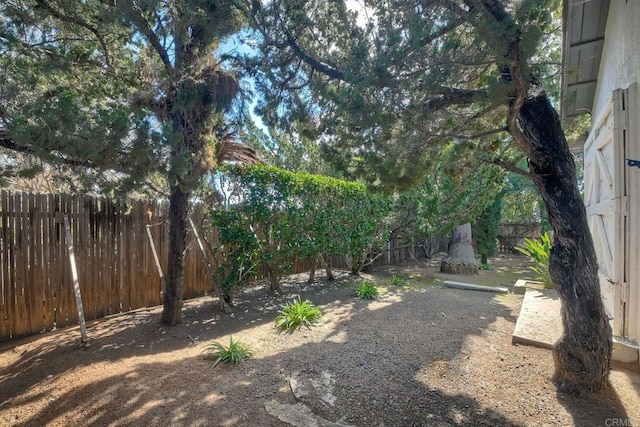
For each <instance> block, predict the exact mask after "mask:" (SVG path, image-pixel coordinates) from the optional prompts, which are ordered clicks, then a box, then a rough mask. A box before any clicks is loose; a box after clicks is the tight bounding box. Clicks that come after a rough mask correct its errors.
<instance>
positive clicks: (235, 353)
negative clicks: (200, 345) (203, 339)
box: [204, 336, 253, 368]
mask: <svg viewBox="0 0 640 427" xmlns="http://www.w3.org/2000/svg"><path fill="white" fill-rule="evenodd" d="M204 353H205V358H206V359H211V360H213V367H214V368H215V367H216V366H218V365H219V364H220V363H233V364H234V365H237V364H238V363H240V362H241V361H243V360H244V359H247V358H249V357H251V356H252V355H253V350H251V349H250V348H249V347H247V346H246V345H245V344H243V343H241V342H240V341H236V340H234V339H233V336H232V337H230V339H229V347H225V346H223V345H222V344H220V343H218V342H214V343H213V344H211V345H209V346H208V347H206V348H205V349H204Z"/></svg>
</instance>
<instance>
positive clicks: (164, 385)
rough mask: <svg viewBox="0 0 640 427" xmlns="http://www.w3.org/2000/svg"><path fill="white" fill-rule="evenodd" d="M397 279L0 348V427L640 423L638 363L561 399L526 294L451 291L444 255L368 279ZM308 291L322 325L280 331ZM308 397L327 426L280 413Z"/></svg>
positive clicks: (515, 271)
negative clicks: (235, 344) (217, 356)
mask: <svg viewBox="0 0 640 427" xmlns="http://www.w3.org/2000/svg"><path fill="white" fill-rule="evenodd" d="M493 265H494V267H495V270H494V271H487V272H481V274H480V276H479V277H478V276H476V277H472V278H469V279H461V278H459V277H458V278H455V279H456V280H473V281H474V282H476V283H483V284H495V285H499V284H502V285H512V284H513V282H514V281H515V278H516V277H518V276H520V275H522V273H523V271H524V270H526V262H525V261H524V260H523V259H522V258H519V257H514V258H513V259H510V258H505V259H496V260H494V261H493ZM393 274H396V275H398V276H401V277H403V278H405V279H407V280H408V283H409V285H410V286H407V287H394V286H384V287H382V288H381V296H380V298H379V299H378V300H375V301H364V300H360V299H357V298H355V297H354V295H353V288H354V287H355V283H359V282H358V281H357V280H355V279H353V278H352V277H349V276H348V275H347V274H346V273H342V274H341V275H340V278H339V280H338V281H337V282H334V283H330V284H327V283H325V282H324V281H322V280H316V282H315V283H313V284H312V285H307V284H306V283H305V280H306V277H304V276H296V277H291V278H289V279H288V280H287V281H286V283H285V285H284V286H283V288H284V289H285V291H286V292H287V294H286V295H285V296H282V297H273V296H271V295H270V293H269V291H268V286H266V285H255V286H251V287H247V288H246V289H245V290H244V291H242V292H240V293H239V295H238V300H237V305H236V307H235V313H234V314H233V315H224V314H221V313H220V312H219V309H218V306H217V304H216V302H215V300H214V299H213V298H209V297H207V298H201V299H199V300H194V301H189V302H187V303H186V304H185V309H184V323H183V324H182V325H180V326H177V327H174V328H163V327H160V326H159V325H158V320H159V316H160V309H159V308H152V309H148V310H141V311H138V312H135V313H130V314H126V315H123V316H119V317H115V318H112V319H109V320H107V321H103V322H98V323H95V324H92V325H91V326H90V327H89V329H88V333H89V338H90V344H91V347H90V348H88V349H80V348H79V345H78V344H79V332H78V330H77V329H70V330H66V331H59V332H57V333H52V334H47V335H43V336H41V337H39V338H38V339H36V340H32V341H30V342H28V343H23V344H21V345H19V346H17V347H14V348H10V349H7V350H4V351H3V352H2V353H0V425H1V426H18V425H21V426H44V425H50V426H79V425H83V426H88V425H95V426H125V425H131V426H252V427H253V426H287V425H291V423H292V424H293V425H309V426H312V425H318V426H328V425H338V424H339V425H352V426H360V427H366V426H451V425H468V426H477V425H487V426H512V425H519V426H520V425H521V426H567V425H576V426H607V427H609V426H616V425H618V426H620V425H625V426H631V425H634V426H637V425H640V397H639V395H640V373H638V372H637V371H632V370H630V369H629V368H628V367H620V366H617V367H616V368H615V369H614V371H613V372H612V374H611V384H612V385H611V387H610V388H609V389H608V390H607V391H606V392H603V393H600V394H597V395H593V396H587V397H581V398H578V397H572V396H567V395H562V394H558V393H556V391H555V389H554V386H553V384H552V383H551V382H550V377H551V375H552V373H553V360H552V356H551V352H550V351H548V350H544V349H538V348H533V347H526V346H514V345H512V344H511V334H512V332H513V329H514V325H515V322H516V318H517V316H518V312H519V309H520V304H521V302H522V297H521V296H518V295H513V294H509V295H507V296H496V295H494V294H492V293H483V292H476V291H462V290H452V289H446V288H443V287H441V286H439V285H438V283H440V282H441V281H442V280H444V279H446V278H449V277H448V276H444V275H441V274H439V273H437V272H436V267H435V263H432V265H430V266H427V265H426V264H419V265H418V264H413V265H408V266H404V267H394V268H392V269H386V270H383V271H377V272H375V274H374V275H370V276H366V278H367V279H369V280H373V281H376V282H377V283H379V284H380V285H385V284H388V283H389V282H390V278H391V276H392V275H393ZM359 280H360V281H361V280H362V279H359ZM298 294H299V295H300V296H301V297H302V298H307V299H309V300H311V301H312V302H314V303H315V304H317V305H319V306H320V307H321V308H322V310H323V313H324V316H323V317H322V321H321V322H320V324H319V326H317V327H315V328H313V329H311V330H306V329H303V330H299V331H298V332H296V333H294V334H293V335H289V334H278V332H277V331H276V329H275V328H274V323H273V320H274V318H275V316H276V314H277V311H278V310H279V309H280V308H281V306H282V305H283V304H284V303H286V302H288V301H289V299H290V298H291V297H292V296H294V295H298ZM230 335H233V337H234V338H235V339H239V340H240V341H242V342H244V343H246V344H248V345H249V346H250V347H252V348H253V349H254V350H255V356H254V357H253V358H252V359H249V360H247V361H245V362H243V363H241V364H240V365H238V366H228V365H221V366H218V367H217V368H212V367H211V362H209V361H206V360H204V359H203V357H202V352H203V349H204V348H205V347H206V346H207V345H208V344H211V343H212V342H214V341H218V342H221V343H223V344H225V345H226V344H228V342H229V337H230ZM294 391H295V394H296V395H297V397H296V396H295V395H294V393H293V392H294ZM293 404H296V405H293ZM302 404H304V407H306V408H308V409H309V410H310V411H309V412H310V413H311V414H313V416H317V417H321V418H322V419H323V420H328V421H327V422H325V421H322V420H319V419H318V420H316V421H313V422H311V421H309V418H308V419H307V420H306V421H297V422H294V421H290V423H286V422H284V421H281V419H280V418H283V419H286V416H285V415H286V413H287V411H289V410H291V408H296V409H300V408H301V407H303V406H302ZM332 423H337V424H332Z"/></svg>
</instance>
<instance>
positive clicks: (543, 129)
mask: <svg viewBox="0 0 640 427" xmlns="http://www.w3.org/2000/svg"><path fill="white" fill-rule="evenodd" d="M532 92H533V91H532ZM518 119H519V123H520V126H521V128H522V131H523V134H524V136H525V137H526V139H527V141H528V142H529V143H530V144H531V146H532V148H533V151H532V153H533V154H534V155H535V158H534V159H530V160H529V170H530V172H531V175H532V178H533V181H534V182H535V184H536V186H537V187H538V189H539V190H540V194H541V195H542V198H543V200H544V202H545V204H546V207H547V212H548V215H549V222H550V223H551V226H552V228H553V231H554V241H553V247H552V249H551V256H550V259H549V269H550V273H551V278H552V279H553V282H554V284H555V286H556V289H557V290H558V294H559V296H560V300H561V302H562V321H563V322H562V323H563V325H564V335H563V336H562V338H560V340H559V341H558V342H557V343H556V345H555V348H554V350H553V356H554V360H555V374H554V381H555V382H556V384H557V386H558V388H559V389H560V390H562V391H568V392H574V393H583V392H591V391H597V390H600V389H602V388H604V387H606V385H607V377H608V373H609V368H610V361H611V351H612V339H611V327H610V325H609V321H608V319H607V316H606V313H605V311H604V306H603V304H602V297H601V295H600V282H599V280H598V267H597V265H598V264H597V261H596V255H595V250H594V246H593V241H592V239H591V233H590V231H589V227H588V223H587V215H586V210H585V207H584V204H583V202H582V199H581V197H580V192H579V190H578V184H577V181H576V174H575V163H574V160H573V157H572V155H571V153H570V151H569V147H568V145H567V142H566V139H565V136H564V132H563V131H562V128H561V125H560V120H559V118H558V115H557V113H556V111H555V110H554V109H553V107H552V106H551V104H550V103H549V100H548V99H547V97H546V95H545V94H544V92H542V91H538V92H535V93H533V94H532V95H530V96H529V97H528V98H527V99H526V100H525V102H524V104H523V106H522V108H521V109H520V113H519V116H518ZM532 157H533V156H532Z"/></svg>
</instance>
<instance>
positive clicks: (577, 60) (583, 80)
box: [561, 0, 610, 123]
mask: <svg viewBox="0 0 640 427" xmlns="http://www.w3.org/2000/svg"><path fill="white" fill-rule="evenodd" d="M609 1H610V0H564V4H563V23H562V24H563V31H562V33H563V34H562V35H563V51H562V89H561V91H562V93H561V99H562V105H561V116H562V121H563V123H566V122H568V121H569V120H571V119H572V118H573V117H576V116H579V115H581V114H584V113H591V111H592V108H593V100H594V97H595V93H596V85H597V82H598V72H599V70H600V59H601V58H602V49H603V47H604V34H605V28H606V25H607V17H608V15H609Z"/></svg>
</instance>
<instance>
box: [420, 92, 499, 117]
mask: <svg viewBox="0 0 640 427" xmlns="http://www.w3.org/2000/svg"><path fill="white" fill-rule="evenodd" d="M432 93H433V94H436V95H440V97H438V98H434V99H430V100H428V101H426V102H425V103H424V104H423V105H422V110H423V111H424V112H430V111H437V110H441V109H443V108H446V107H450V106H452V105H469V104H472V103H474V102H478V101H486V100H487V99H489V95H488V94H487V91H486V90H481V89H457V88H446V87H440V88H435V89H433V90H432Z"/></svg>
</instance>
